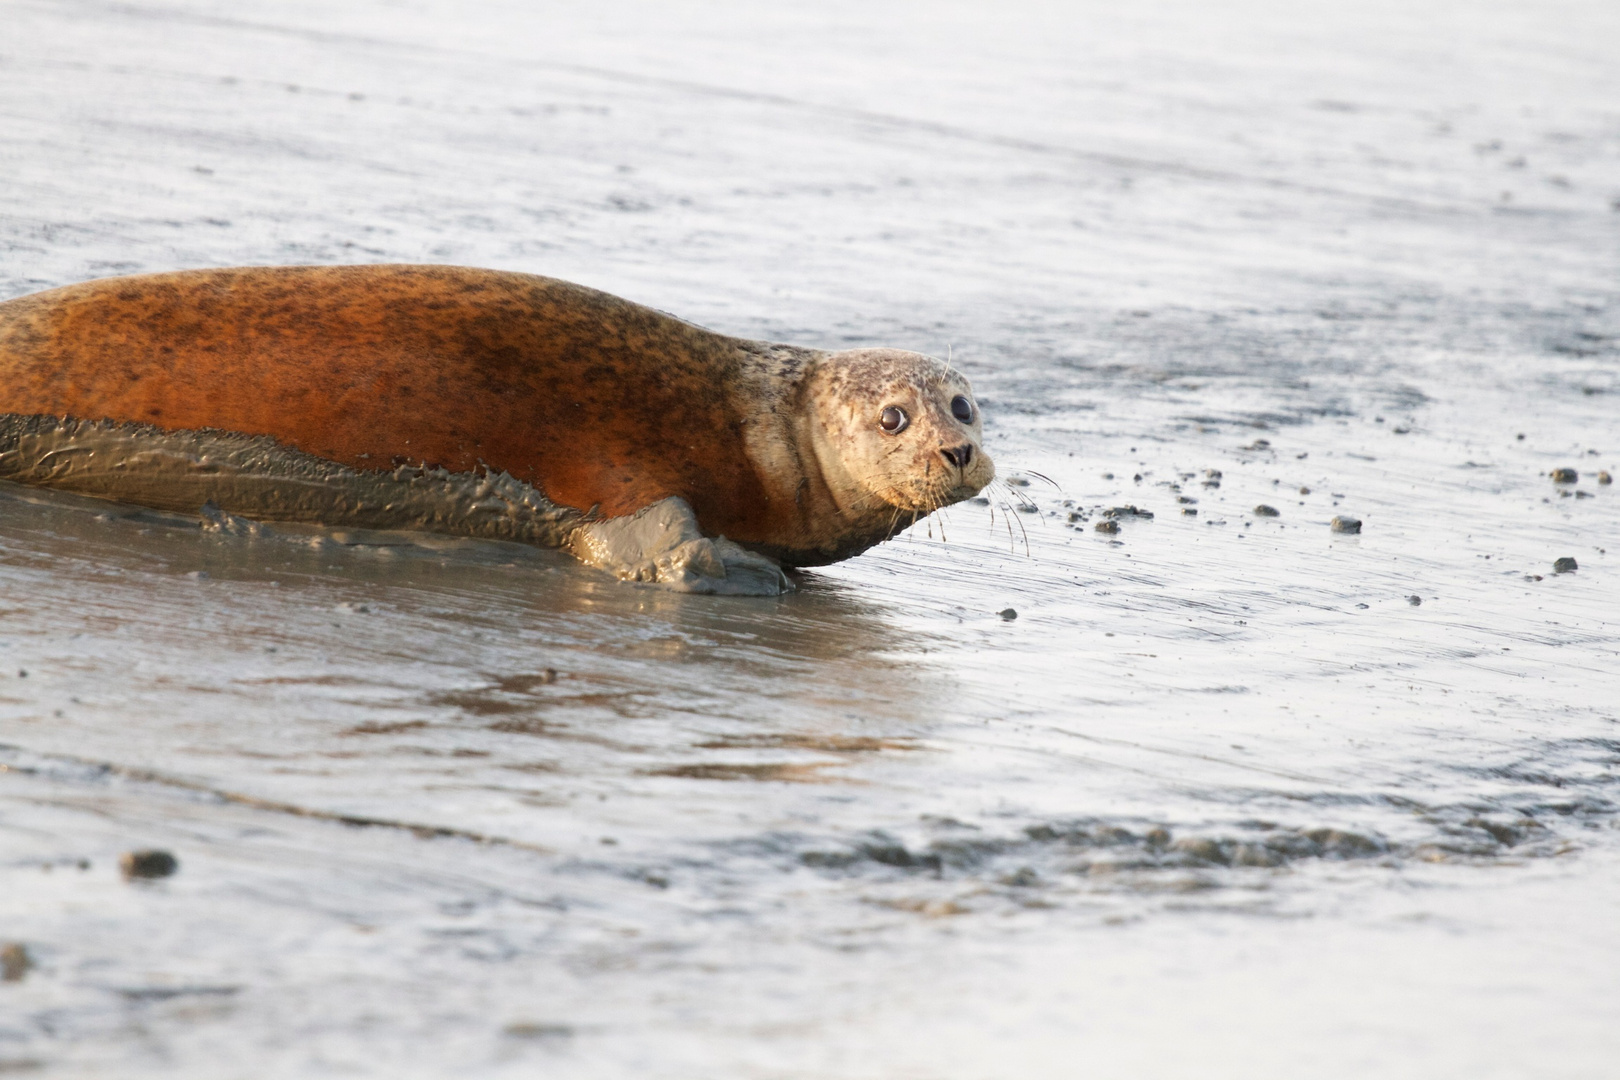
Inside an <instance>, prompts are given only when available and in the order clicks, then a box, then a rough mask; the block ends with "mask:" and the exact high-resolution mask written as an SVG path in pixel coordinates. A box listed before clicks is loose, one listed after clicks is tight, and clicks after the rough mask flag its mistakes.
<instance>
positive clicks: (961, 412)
mask: <svg viewBox="0 0 1620 1080" xmlns="http://www.w3.org/2000/svg"><path fill="white" fill-rule="evenodd" d="M951 415H952V416H954V417H956V418H957V419H958V420H960V421H962V423H964V424H971V423H973V402H971V401H969V400H968V399H967V398H966V397H965V396H963V395H962V394H957V395H956V396H955V397H953V398H951Z"/></svg>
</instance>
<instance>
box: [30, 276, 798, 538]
mask: <svg viewBox="0 0 1620 1080" xmlns="http://www.w3.org/2000/svg"><path fill="white" fill-rule="evenodd" d="M749 344H750V343H747V342H742V341H739V340H737V339H733V338H727V337H723V336H721V335H718V334H713V333H710V332H708V331H706V330H703V329H701V328H699V327H696V326H692V325H690V324H687V323H683V322H681V321H680V320H678V319H674V318H671V317H670V316H667V315H663V314H660V313H658V312H656V311H653V310H651V309H649V308H644V307H641V306H639V305H636V304H632V303H629V302H627V301H624V300H620V299H617V298H615V297H612V296H608V295H606V294H604V293H599V292H595V291H593V290H590V289H585V288H582V287H580V286H577V285H570V284H568V283H566V282H562V281H557V280H554V279H550V278H543V277H536V276H532V275H528V274H514V273H500V272H495V271H487V270H470V269H462V268H455V267H436V266H354V267H281V268H261V269H237V270H197V271H186V272H183V273H174V274H157V275H149V276H142V277H134V278H114V279H109V280H104V281H93V282H89V283H86V284H83V285H75V286H70V287H68V288H64V289H56V290H53V291H50V292H45V293H39V294H36V295H34V296H26V297H22V298H20V299H17V300H12V301H9V302H7V303H5V304H0V413H19V414H49V415H58V416H70V417H76V418H80V419H87V420H99V419H112V420H119V421H136V422H141V423H147V424H152V425H155V426H158V427H161V428H166V429H171V430H185V429H198V428H223V429H228V430H231V431H237V432H242V433H245V434H252V435H269V436H273V437H274V438H276V439H278V440H280V441H281V442H282V443H284V444H286V445H288V446H291V447H294V448H296V449H299V450H302V451H305V452H307V453H310V454H314V455H317V456H319V457H323V458H328V459H331V460H333V461H337V462H341V463H343V464H345V465H349V466H352V467H355V468H359V469H385V468H390V467H392V466H393V465H395V464H398V463H402V462H411V463H427V464H429V465H434V466H442V467H444V468H446V469H449V470H451V471H467V470H472V469H475V468H478V467H479V466H485V467H488V468H490V469H493V470H505V471H506V472H509V473H511V474H512V475H513V476H516V477H518V478H519V479H521V480H524V481H527V482H528V483H530V484H533V485H534V486H535V487H537V488H539V489H540V490H541V491H542V492H544V493H545V494H546V496H547V497H548V498H550V499H551V500H552V501H553V502H556V503H559V504H561V505H564V506H571V507H575V508H578V509H580V510H589V509H591V508H592V507H595V508H597V510H598V512H599V513H600V514H601V515H603V516H609V517H611V516H617V515H622V514H629V513H632V512H634V511H635V510H637V509H639V508H641V507H643V506H646V505H648V504H650V503H653V502H656V501H657V500H659V499H662V498H665V497H668V496H671V495H679V496H682V497H683V498H685V499H686V500H687V501H688V502H689V503H691V505H692V507H693V508H694V510H695V511H696V512H697V515H698V519H699V521H700V522H701V523H702V525H703V527H704V529H705V531H706V532H709V533H711V534H712V533H723V534H725V535H726V536H729V537H732V538H733V539H736V540H739V541H742V542H744V543H750V542H757V543H765V544H770V543H773V542H781V540H780V537H779V535H777V534H779V533H780V531H781V526H782V524H783V522H781V521H780V520H778V521H776V522H773V520H772V517H773V514H774V515H775V516H776V517H777V518H780V517H781V516H782V508H776V509H774V510H773V506H772V500H771V499H769V498H767V497H766V492H765V490H764V486H763V485H762V481H761V478H760V477H759V476H758V475H756V469H755V466H754V465H753V464H752V463H751V462H750V460H749V458H748V457H747V455H746V453H745V451H744V440H743V439H742V438H741V437H739V432H740V430H741V426H742V425H743V423H744V422H745V421H746V420H747V417H746V416H745V415H743V414H742V413H741V412H740V410H739V408H738V407H737V405H736V404H735V403H734V401H733V397H734V395H728V393H727V382H728V380H729V379H731V378H732V377H733V376H734V375H735V374H736V373H737V371H738V370H739V366H740V365H742V364H743V357H744V349H745V348H746V347H747V346H748V345H749Z"/></svg>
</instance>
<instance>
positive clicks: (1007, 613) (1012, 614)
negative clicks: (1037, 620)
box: [999, 608, 1018, 622]
mask: <svg viewBox="0 0 1620 1080" xmlns="http://www.w3.org/2000/svg"><path fill="white" fill-rule="evenodd" d="M999 614H1000V615H1001V617H1002V618H1003V619H1006V620H1007V621H1008V622H1012V621H1013V620H1014V619H1016V618H1018V612H1016V611H1014V610H1013V609H1012V608H1002V609H1001V611H1000V612H999Z"/></svg>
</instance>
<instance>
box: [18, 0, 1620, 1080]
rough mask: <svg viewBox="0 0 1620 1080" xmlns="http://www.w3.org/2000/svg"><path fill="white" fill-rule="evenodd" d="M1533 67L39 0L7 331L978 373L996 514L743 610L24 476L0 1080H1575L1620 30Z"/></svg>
mask: <svg viewBox="0 0 1620 1080" xmlns="http://www.w3.org/2000/svg"><path fill="white" fill-rule="evenodd" d="M1002 10H1003V9H998V11H1002ZM1549 11H1550V9H1548V8H1547V7H1546V6H1545V5H1537V6H1535V7H1532V6H1530V5H1511V4H1502V5H1496V6H1484V7H1482V6H1480V5H1469V6H1467V8H1466V9H1465V8H1464V7H1463V6H1460V5H1459V6H1455V7H1453V6H1448V5H1443V4H1435V5H1428V6H1425V7H1423V8H1421V9H1417V8H1416V7H1415V6H1413V5H1405V6H1390V7H1389V8H1387V9H1384V8H1378V7H1358V8H1357V9H1356V10H1355V11H1354V12H1350V11H1338V10H1335V11H1331V12H1329V11H1320V12H1310V13H1308V14H1307V13H1303V12H1301V11H1298V10H1296V9H1292V8H1283V7H1275V8H1274V7H1270V6H1266V5H1261V4H1254V5H1252V6H1247V5H1246V6H1245V8H1244V9H1243V11H1242V14H1241V17H1238V16H1232V15H1231V14H1230V13H1228V14H1227V15H1217V14H1215V13H1211V12H1205V11H1204V10H1203V9H1202V8H1200V7H1197V6H1191V5H1189V6H1186V7H1178V6H1175V5H1159V6H1155V7H1153V8H1151V9H1142V10H1141V11H1138V12H1136V13H1131V14H1127V13H1124V12H1122V11H1117V10H1112V9H1108V8H1103V7H1097V8H1085V7H1075V6H1073V5H1066V6H1063V7H1051V8H1047V7H1042V6H1040V5H1034V4H1031V5H1028V6H1021V7H1018V8H1017V9H1016V10H1010V11H1007V13H1006V14H1007V17H998V18H996V19H990V18H989V17H988V16H987V15H986V14H985V13H984V12H983V11H982V10H980V9H976V8H974V7H971V6H966V5H963V6H945V5H942V6H930V7H928V8H927V9H924V8H920V7H916V8H913V7H907V6H904V5H895V6H889V7H883V8H880V9H874V8H872V7H871V6H869V5H862V6H860V7H855V6H850V7H847V8H828V9H826V10H823V11H820V12H818V13H816V15H815V16H814V17H812V16H811V15H810V14H808V13H806V14H794V13H791V12H786V11H777V10H774V9H769V8H764V7H755V6H753V5H746V4H738V5H730V6H725V7H717V8H704V9H693V10H687V9H676V8H671V7H664V6H660V7H657V8H653V7H642V6H640V5H632V4H624V5H597V6H594V7H593V8H592V9H591V10H590V11H589V12H585V11H574V12H571V13H559V12H550V13H546V14H545V15H544V16H542V15H540V14H537V13H533V12H528V11H526V10H524V9H522V8H520V7H519V6H516V5H514V6H512V7H510V8H508V7H503V6H499V5H488V6H486V7H484V8H482V9H481V11H480V13H479V15H478V16H477V17H467V16H464V15H458V14H455V13H453V12H452V11H451V9H449V8H444V7H439V6H434V5H427V4H419V5H411V6H384V5H349V6H345V8H344V9H343V10H342V11H341V12H339V13H336V14H333V13H331V12H329V11H327V10H326V9H325V8H324V7H316V6H314V5H309V6H303V5H299V4H294V3H286V4H278V5H275V6H274V7H273V8H266V9H258V11H257V14H256V16H255V18H253V19H244V18H242V17H241V16H240V15H239V14H238V13H237V12H238V9H235V8H231V7H227V6H224V5H220V6H210V5H208V4H204V3H196V4H189V5H177V6H173V7H158V6H154V5H133V6H132V5H119V6H112V5H101V4H93V3H84V4H72V5H46V4H32V3H19V4H14V5H11V6H10V7H9V8H8V9H7V13H6V14H7V23H8V25H10V26H13V27H16V28H18V30H17V33H16V35H15V36H14V37H13V39H12V40H14V41H18V42H26V43H27V44H26V46H25V47H19V46H16V45H12V44H0V105H3V108H0V115H3V116H4V117H5V119H4V121H3V122H0V160H3V161H4V163H5V166H4V168H3V169H0V178H3V179H0V183H3V185H4V188H3V190H4V191H5V192H6V195H7V198H6V199H5V200H4V208H3V209H0V237H3V238H4V247H3V248H0V250H3V251H4V254H3V255H0V295H7V296H9V295H17V294H21V293H24V292H28V291H32V290H34V289H38V288H44V287H48V286H51V285H57V284H64V283H67V282H70V281H75V280H81V279H83V278H88V277H93V276H97V275H105V274H110V273H120V272H134V271H141V270H160V269H172V268H177V267H181V266H191V265H232V264H238V263H248V262H295V261H321V262H327V261H362V260H370V259H376V260H389V261H405V260H431V261H450V262H458V263H467V264H475V265H489V266H505V267H512V268H515V269H524V270H530V271H534V272H540V273H549V274H555V275H558V276H562V277H567V278H571V279H574V280H579V281H582V282H584V283H586V284H590V285H593V286H597V287H601V288H606V289H610V290H612V291H615V292H618V293H621V294H623V295H626V296H629V297H630V298H632V299H636V300H639V301H642V302H646V303H651V304H654V305H655V306H658V307H660V308H663V309H665V310H670V311H673V312H676V313H677V314H680V315H682V316H683V317H688V318H692V319H694V320H696V321H699V322H702V323H704V324H706V325H710V326H713V327H714V328H715V329H718V330H721V331H724V332H727V333H735V334H739V335H744V336H751V337H768V338H773V339H777V340H788V341H793V342H795V343H800V344H805V345H812V346H843V345H846V344H891V345H898V346H904V347H912V348H919V349H925V350H929V351H933V352H938V353H945V352H947V351H948V352H950V354H951V355H952V357H953V360H954V361H955V362H956V363H957V365H958V366H959V367H961V368H962V369H963V370H964V371H966V372H967V373H968V374H969V376H970V377H971V378H972V379H973V380H974V383H975V386H976V388H977V389H978V392H979V395H980V397H981V398H982V399H983V401H984V407H985V414H986V423H987V433H988V448H989V449H990V451H991V452H992V453H993V454H994V456H995V457H996V460H997V462H998V465H999V467H1000V470H1001V473H1002V475H1003V476H1005V477H1008V478H1009V479H1010V480H1011V481H1012V486H1008V487H1002V488H998V489H997V491H996V492H995V498H996V503H995V504H993V505H991V506H977V505H973V504H965V505H962V506H959V507H956V508H953V509H952V510H951V511H949V512H948V513H947V514H945V515H943V516H942V517H940V518H936V519H935V520H934V521H933V522H931V523H929V524H928V525H926V526H919V527H918V528H916V529H914V530H912V532H911V533H910V534H908V535H907V537H905V538H904V539H901V540H899V541H896V542H893V543H890V544H887V545H884V546H882V547H880V548H878V549H876V550H874V551H873V552H871V553H869V554H867V555H864V556H862V557H860V558H858V559H856V560H853V561H851V562H848V563H845V564H841V565H839V566H836V567H831V568H827V569H825V570H823V571H818V572H815V573H813V574H809V575H807V576H806V580H805V582H804V585H803V587H802V588H801V590H800V591H799V592H798V593H796V594H793V595H790V596H785V597H781V598H771V599H758V598H733V597H708V596H690V595H678V594H671V593H667V592H663V591H660V590H656V589H649V588H638V587H633V586H628V585H625V584H622V583H619V582H616V581H614V580H613V579H612V578H611V577H609V576H608V575H606V574H604V573H601V572H598V571H593V570H590V569H588V568H584V567H581V566H579V565H578V564H576V563H574V562H573V560H571V559H569V558H568V557H566V556H563V555H559V554H556V553H552V552H545V551H536V550H534V549H529V548H522V547H517V546H513V545H502V544H495V543H474V542H467V541H445V540H435V539H433V538H426V537H412V536H406V535H401V534H390V535H381V534H375V533H360V532H344V531H342V530H338V531H325V532H323V531H320V530H304V531H299V530H282V531H280V532H279V533H278V534H277V535H273V536H267V537H244V536H231V535H222V534H219V533H213V532H207V531H204V530H203V529H201V528H200V527H199V526H198V522H197V521H196V520H194V519H191V518H187V517H183V516H174V515H165V514H157V513H151V512H140V511H137V510H136V509H135V508H131V507H119V506H114V505H111V504H105V503H98V502H95V501H93V500H86V499H78V498H73V497H69V496H62V495H51V494H43V493H40V492H37V491H32V490H29V489H25V488H19V487H15V486H5V487H3V488H0V609H3V610H0V675H3V677H0V743H3V744H4V745H5V749H4V750H3V751H0V764H3V765H4V766H5V771H4V772H3V773H0V876H3V880H4V886H3V888H0V912H3V913H4V918H3V921H0V926H3V928H4V929H3V930H0V936H3V937H4V939H5V940H15V941H20V942H23V943H25V944H26V946H27V948H28V950H29V953H30V955H31V957H32V958H33V962H34V966H33V968H32V970H30V971H28V972H26V974H25V977H24V978H23V979H22V980H21V981H19V982H8V983H3V984H0V1063H4V1065H5V1066H6V1067H9V1068H23V1067H30V1066H29V1063H37V1064H38V1066H39V1067H40V1068H42V1069H43V1070H45V1071H46V1074H47V1075H64V1076H77V1075H86V1076H88V1075H105V1074H106V1073H107V1072H108V1071H110V1070H116V1071H118V1072H119V1074H120V1075H137V1074H143V1073H148V1072H149V1073H153V1074H157V1073H162V1074H165V1075H176V1074H178V1075H196V1076H218V1075H255V1076H259V1075H286V1076H293V1075H297V1076H307V1075H325V1074H328V1073H331V1074H336V1073H361V1074H376V1075H388V1076H401V1075H444V1074H447V1073H452V1072H454V1073H457V1074H473V1075H514V1076H516V1075H532V1074H534V1073H535V1072H536V1071H544V1072H545V1073H546V1074H547V1075H557V1076H631V1075H634V1076H670V1077H676V1076H693V1075H702V1076H714V1077H721V1076H739V1077H801V1076H802V1077H812V1076H813V1077H826V1076H837V1077H892V1076H918V1077H924V1076H927V1077H932V1076H951V1077H957V1076H960V1077H1003V1076H1054V1077H1055V1076H1072V1075H1076V1073H1077V1072H1081V1071H1085V1072H1095V1073H1096V1074H1098V1075H1141V1076H1186V1075H1201V1076H1245V1077H1251V1076H1298V1075H1312V1076H1335V1075H1341V1076H1364V1075H1379V1076H1414V1077H1417V1076H1421V1077H1435V1076H1468V1077H1478V1076H1504V1077H1524V1076H1533V1075H1548V1076H1553V1075H1556V1076H1560V1077H1571V1076H1592V1077H1598V1076H1605V1075H1608V1074H1609V1072H1610V1070H1611V1069H1612V1062H1613V1059H1614V1054H1615V1053H1616V1051H1620V1036H1617V1035H1616V1034H1615V1031H1616V1028H1615V1025H1614V1023H1613V1017H1614V1015H1615V1013H1616V1010H1617V1008H1620V980H1617V979H1616V977H1615V975H1614V971H1615V970H1616V962H1617V961H1620V929H1617V927H1620V918H1617V917H1616V916H1617V915H1620V910H1617V905H1616V902H1615V899H1614V898H1615V896H1616V895H1620V893H1617V892H1616V887H1617V886H1620V842H1617V840H1620V830H1617V823H1620V772H1617V768H1616V767H1617V765H1620V727H1617V723H1620V710H1617V707H1616V705H1615V703H1616V702H1617V701H1620V623H1617V621H1616V610H1617V602H1620V585H1617V579H1616V559H1617V558H1620V495H1617V494H1616V488H1615V487H1614V486H1613V485H1603V484H1599V483H1598V482H1597V480H1596V477H1597V473H1598V472H1599V471H1600V470H1607V471H1608V472H1609V473H1610V474H1620V443H1617V440H1616V436H1617V420H1616V415H1617V414H1616V401H1617V400H1620V398H1617V395H1620V299H1617V297H1616V289H1615V283H1616V281H1617V280H1620V279H1617V271H1620V243H1617V241H1620V213H1616V212H1615V210H1614V209H1613V205H1614V203H1615V201H1616V200H1620V183H1617V181H1616V176H1617V174H1616V172H1615V168H1614V164H1615V161H1616V158H1617V156H1620V112H1616V109H1615V106H1614V105H1613V102H1615V101H1617V100H1620V85H1617V84H1620V74H1617V72H1616V71H1615V69H1614V68H1613V66H1612V64H1610V63H1609V62H1608V57H1609V56H1610V55H1611V54H1612V45H1613V43H1614V42H1616V41H1617V40H1620V24H1617V23H1616V21H1615V19H1616V17H1615V14H1614V12H1613V11H1612V10H1610V9H1608V8H1606V7H1604V6H1602V5H1598V4H1589V5H1583V4H1567V5H1562V6H1558V7H1557V8H1556V10H1554V11H1551V13H1549ZM1013 16H1016V17H1013ZM1521 434H1522V435H1523V438H1522V439H1521V438H1520V437H1519V436H1520V435H1521ZM1558 467H1570V468H1574V469H1576V470H1577V471H1578V473H1579V475H1580V479H1579V481H1578V482H1576V483H1573V484H1556V483H1554V482H1553V481H1552V479H1551V478H1550V477H1549V475H1548V474H1549V472H1550V470H1552V469H1554V468H1558ZM1210 470H1218V471H1219V474H1220V476H1219V486H1218V487H1217V486H1212V485H1211V484H1210V483H1208V482H1209V481H1212V480H1214V479H1215V478H1214V477H1213V476H1212V475H1211V473H1210ZM1110 474H1111V475H1110ZM1040 476H1044V477H1048V478H1050V480H1051V483H1047V482H1045V481H1043V480H1042V479H1039V478H1037V477H1040ZM1137 477H1140V479H1137ZM1020 480H1026V481H1027V486H1024V485H1019V484H1018V483H1017V482H1018V481H1020ZM1307 488H1308V489H1309V491H1308V493H1307V492H1306V491H1303V490H1301V489H1307ZM1181 499H1195V500H1197V501H1196V503H1184V502H1181V501H1180V500H1181ZM1021 501H1022V502H1027V503H1028V504H1029V506H1028V511H1029V512H1025V511H1024V510H1018V509H1013V508H1012V507H1013V506H1014V505H1015V504H1017V503H1019V502H1021ZM1261 504H1265V505H1268V506H1271V507H1273V508H1275V509H1276V510H1277V511H1278V516H1276V517H1263V516H1257V515H1256V514H1255V513H1254V508H1255V507H1256V506H1257V505H1261ZM1124 506H1135V507H1137V508H1140V509H1143V510H1147V511H1150V512H1151V513H1152V514H1153V517H1152V518H1151V519H1148V518H1145V517H1142V516H1138V515H1125V516H1123V517H1122V518H1120V531H1119V532H1118V533H1117V534H1112V535H1110V534H1105V533H1099V532H1097V531H1096V529H1095V525H1096V524H1097V523H1098V522H1100V521H1102V520H1104V515H1103V511H1105V510H1107V509H1109V508H1115V507H1124ZM1187 509H1196V510H1197V511H1198V513H1197V514H1196V515H1188V514H1184V513H1183V510H1187ZM1071 514H1073V515H1075V516H1076V520H1074V521H1072V522H1071V521H1070V520H1069V516H1070V515H1071ZM1335 515H1346V516H1354V517H1356V518H1358V519H1360V520H1361V521H1362V522H1363V530H1362V532H1361V534H1360V535H1357V536H1349V535H1344V534H1339V533H1334V532H1332V531H1330V529H1329V526H1328V522H1329V520H1330V519H1331V518H1332V517H1334V516H1335ZM1563 557H1571V558H1574V559H1575V560H1576V561H1577V563H1578V566H1579V568H1578V569H1577V570H1576V571H1574V572H1572V573H1562V574H1555V573H1553V563H1554V560H1556V559H1559V558H1563ZM1414 597H1415V598H1416V599H1417V600H1418V601H1419V603H1416V604H1414V603H1413V602H1412V599H1413V598H1414ZM1009 608H1010V609H1013V611H1015V612H1016V617H1015V618H1004V617H1003V616H1002V614H1001V613H1002V612H1004V611H1005V610H1006V609H1009ZM24 671H26V672H27V674H26V676H24V675H22V674H21V673H22V672H24ZM136 847H162V848H166V849H168V850H171V851H173V852H174V853H175V854H176V855H177V856H178V857H179V859H180V862H181V869H180V872H179V874H177V875H176V876H174V877H172V878H169V879H165V880H163V881H157V882H148V883H137V884H128V883H125V882H124V881H122V880H121V879H120V877H119V874H118V871H117V866H116V861H117V857H118V855H119V853H120V852H123V851H125V850H129V849H131V848H136ZM84 863H87V864H88V866H87V868H82V869H81V866H82V865H83V864H84Z"/></svg>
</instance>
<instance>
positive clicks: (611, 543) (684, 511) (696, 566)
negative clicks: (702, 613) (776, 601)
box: [568, 496, 793, 596]
mask: <svg viewBox="0 0 1620 1080" xmlns="http://www.w3.org/2000/svg"><path fill="white" fill-rule="evenodd" d="M568 550H569V551H570V552H571V553H573V555H574V556H575V557H576V558H578V559H579V560H580V561H581V562H585V563H589V564H590V565H591V566H599V567H601V568H602V569H604V570H607V571H609V572H611V573H612V574H613V575H614V576H616V577H618V578H619V579H620V580H621V581H642V582H647V583H649V584H658V585H662V586H664V587H666V588H670V589H675V590H677V591H679V592H692V593H713V594H717V595H721V596H780V595H781V594H783V593H786V592H792V591H793V583H792V582H791V581H789V580H788V576H787V575H786V574H784V573H783V572H782V568H781V567H780V566H778V565H777V564H776V562H775V561H774V560H771V559H768V558H766V557H765V556H763V555H756V554H755V553H754V552H752V551H748V550H746V549H744V548H742V547H740V546H738V545H737V544H734V543H732V542H731V541H730V540H727V539H726V538H725V537H723V536H717V537H708V536H704V535H703V531H702V529H700V528H699V527H698V521H697V515H696V514H694V513H693V512H692V508H691V506H689V505H687V502H686V500H685V499H682V498H680V497H679V496H673V497H671V498H668V499H662V500H660V501H658V502H655V503H653V504H652V505H651V506H645V507H642V508H641V509H640V510H638V511H637V512H636V513H634V514H631V515H629V516H627V517H617V518H608V519H607V520H605V521H593V522H591V523H589V524H587V525H582V526H580V527H579V528H578V529H576V530H575V531H574V534H573V536H572V537H570V539H569V542H568Z"/></svg>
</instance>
